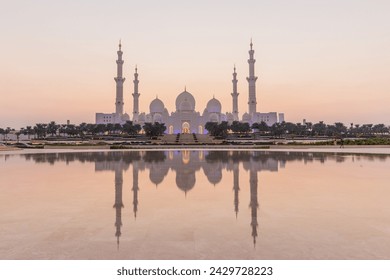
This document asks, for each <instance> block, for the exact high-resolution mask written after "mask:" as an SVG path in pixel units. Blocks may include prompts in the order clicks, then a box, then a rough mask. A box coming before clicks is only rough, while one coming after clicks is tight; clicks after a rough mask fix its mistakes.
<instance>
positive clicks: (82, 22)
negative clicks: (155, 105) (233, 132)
mask: <svg viewBox="0 0 390 280" xmlns="http://www.w3.org/2000/svg"><path fill="white" fill-rule="evenodd" d="M0 38H1V44H0V127H8V126H9V127H12V128H15V129H19V128H20V127H25V126H27V125H35V124H36V123H39V122H44V123H47V122H49V121H55V122H57V123H66V121H67V120H70V122H71V123H75V124H79V123H81V122H89V123H93V122H94V121H95V113H96V112H102V113H112V112H114V111H115V105H114V102H115V81H114V77H115V76H116V63H115V60H116V59H117V54H116V51H117V49H118V41H119V39H121V40H122V50H123V59H124V61H125V63H124V76H125V77H126V81H125V83H124V102H125V111H126V112H127V113H129V114H130V115H131V112H132V107H133V102H132V96H131V93H132V92H133V83H132V80H133V74H134V68H135V65H137V66H138V73H139V80H140V84H139V91H140V93H141V96H140V111H141V112H149V104H150V102H151V101H152V100H153V99H154V98H156V96H158V98H160V99H161V100H162V101H163V102H164V104H165V106H166V108H167V109H168V111H169V112H172V111H174V110H175V98H176V96H177V95H178V94H179V93H180V92H182V91H183V90H184V87H186V88H187V91H189V92H190V93H192V94H193V95H194V97H195V99H196V108H195V109H196V110H197V111H199V112H201V113H202V112H203V110H204V108H205V106H206V104H207V101H208V100H210V99H211V98H212V97H213V96H215V98H217V99H219V100H220V101H221V103H222V111H223V112H231V111H232V97H231V95H230V93H231V92H232V82H231V80H232V72H233V66H234V65H236V68H237V73H238V74H237V78H238V91H239V93H240V95H239V101H238V103H239V112H240V116H242V114H243V113H245V112H247V111H248V104H247V102H248V84H247V81H246V77H247V75H248V63H247V59H248V50H249V43H250V40H251V38H252V40H253V48H254V50H255V59H256V76H258V77H259V78H258V80H257V85H256V86H257V102H258V104H257V109H258V111H260V112H264V113H266V112H283V113H285V119H286V121H291V122H294V123H296V122H302V120H303V119H306V120H307V121H311V122H318V121H325V122H326V123H334V122H336V121H341V122H344V123H345V124H349V123H351V122H353V123H355V124H364V123H385V124H387V125H390V109H389V108H390V106H389V104H390V78H389V73H390V1H388V0H354V1H353V0H337V1H336V0H328V1H312V0H311V1H309V0H289V1H287V0H285V1H283V0H273V1H270V0H268V1H266V0H240V1H237V0H236V1H230V0H223V1H222V0H197V1H183V0H180V1H179V0H165V1H153V0H149V1H148V0H144V1H140V0H138V1H133V0H127V1H125V0H113V1H103V0H82V1H81V0H67V1H59V0H58V1H52V0H35V1H29V0H15V1H5V0H0Z"/></svg>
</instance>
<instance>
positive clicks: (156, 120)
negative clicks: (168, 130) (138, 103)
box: [153, 113, 163, 123]
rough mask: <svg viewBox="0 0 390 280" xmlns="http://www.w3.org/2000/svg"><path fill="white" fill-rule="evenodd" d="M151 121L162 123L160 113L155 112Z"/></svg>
mask: <svg viewBox="0 0 390 280" xmlns="http://www.w3.org/2000/svg"><path fill="white" fill-rule="evenodd" d="M153 122H158V123H162V122H163V118H162V115H161V114H160V113H155V114H154V115H153Z"/></svg>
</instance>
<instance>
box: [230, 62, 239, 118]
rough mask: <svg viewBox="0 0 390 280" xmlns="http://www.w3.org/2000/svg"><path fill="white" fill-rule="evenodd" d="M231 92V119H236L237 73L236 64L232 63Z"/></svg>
mask: <svg viewBox="0 0 390 280" xmlns="http://www.w3.org/2000/svg"><path fill="white" fill-rule="evenodd" d="M232 82H233V92H232V93H231V95H232V97H233V112H232V113H233V119H234V120H235V121H238V95H239V93H238V92H237V82H238V80H237V73H236V65H234V71H233V80H232Z"/></svg>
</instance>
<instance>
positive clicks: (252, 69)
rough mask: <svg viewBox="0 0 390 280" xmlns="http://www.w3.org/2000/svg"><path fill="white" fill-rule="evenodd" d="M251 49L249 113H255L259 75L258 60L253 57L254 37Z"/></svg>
mask: <svg viewBox="0 0 390 280" xmlns="http://www.w3.org/2000/svg"><path fill="white" fill-rule="evenodd" d="M250 46H251V49H250V50H249V59H248V64H249V77H247V78H246V80H247V81H248V85H249V91H248V92H249V98H248V105H249V114H250V115H253V114H254V113H256V105H257V101H256V80H257V77H256V76H255V62H256V60H255V59H254V58H253V55H254V53H255V51H254V50H253V44H252V39H251V44H250Z"/></svg>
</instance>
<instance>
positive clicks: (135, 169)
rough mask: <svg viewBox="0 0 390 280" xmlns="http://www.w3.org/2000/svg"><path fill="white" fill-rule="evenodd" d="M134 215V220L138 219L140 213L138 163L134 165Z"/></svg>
mask: <svg viewBox="0 0 390 280" xmlns="http://www.w3.org/2000/svg"><path fill="white" fill-rule="evenodd" d="M131 190H132V191H133V213H134V218H137V211H138V190H139V188H138V162H134V163H133V188H132V189H131Z"/></svg>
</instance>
